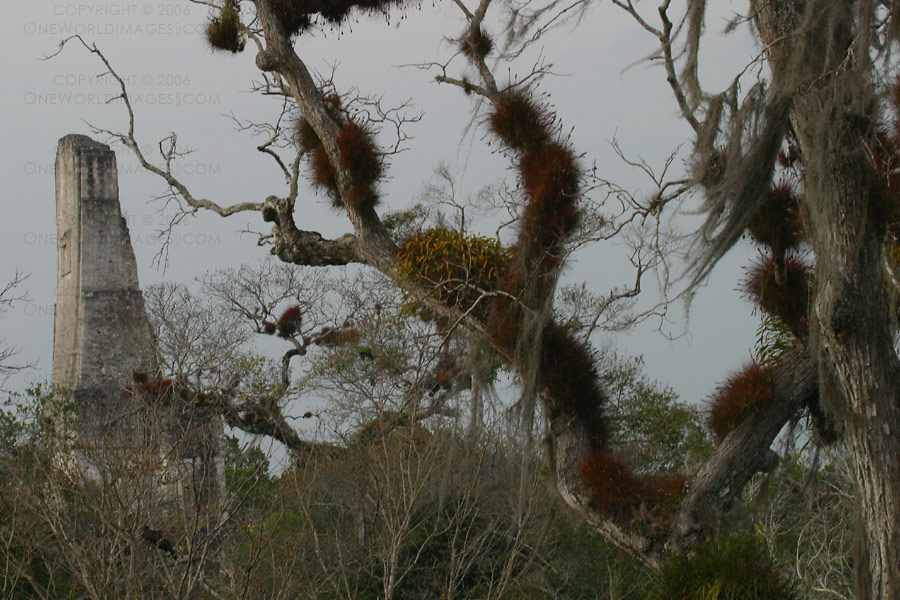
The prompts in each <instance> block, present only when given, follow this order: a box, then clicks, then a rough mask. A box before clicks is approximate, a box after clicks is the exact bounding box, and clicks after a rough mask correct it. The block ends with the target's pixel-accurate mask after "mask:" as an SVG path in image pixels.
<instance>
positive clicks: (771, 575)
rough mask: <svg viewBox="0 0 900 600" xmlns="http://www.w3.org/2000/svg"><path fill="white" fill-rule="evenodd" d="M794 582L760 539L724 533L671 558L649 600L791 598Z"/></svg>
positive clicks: (762, 599)
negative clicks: (780, 567)
mask: <svg viewBox="0 0 900 600" xmlns="http://www.w3.org/2000/svg"><path fill="white" fill-rule="evenodd" d="M799 597H800V596H799V594H798V592H797V589H796V587H795V586H794V584H793V583H791V582H790V581H788V580H787V579H786V577H785V576H784V574H783V573H782V572H780V571H779V570H778V568H777V566H776V565H775V563H774V561H773V560H772V559H771V558H770V557H769V555H768V553H767V552H766V549H765V547H764V546H763V544H762V543H761V542H760V540H759V539H757V538H754V537H748V536H739V535H724V536H722V537H720V538H719V539H718V540H716V541H715V542H712V543H707V544H701V545H699V546H697V547H696V548H694V550H693V551H692V552H690V553H687V554H679V555H676V556H674V557H672V558H670V559H669V560H668V561H667V562H666V563H665V564H664V565H663V566H662V569H661V570H660V573H659V575H658V576H657V577H656V578H655V580H654V581H653V583H652V584H651V586H650V589H649V590H648V592H647V595H646V600H792V599H795V598H797V599H799Z"/></svg>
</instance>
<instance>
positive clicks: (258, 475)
mask: <svg viewBox="0 0 900 600" xmlns="http://www.w3.org/2000/svg"><path fill="white" fill-rule="evenodd" d="M271 484H272V481H271V479H270V477H269V458H268V457H267V456H266V453H265V452H263V451H262V450H260V449H259V448H258V447H256V446H247V447H241V444H240V441H239V440H238V439H237V438H236V437H234V436H231V435H229V436H226V437H225V489H226V490H227V491H228V493H229V494H233V495H235V496H237V497H256V498H260V497H262V496H264V495H265V494H266V493H267V492H268V491H269V490H270V488H271Z"/></svg>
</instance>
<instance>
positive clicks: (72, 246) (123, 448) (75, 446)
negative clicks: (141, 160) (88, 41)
mask: <svg viewBox="0 0 900 600" xmlns="http://www.w3.org/2000/svg"><path fill="white" fill-rule="evenodd" d="M56 222H57V233H58V242H57V243H58V248H57V257H58V287H57V301H56V311H55V322H54V339H53V385H54V389H56V390H59V393H58V394H57V398H65V400H64V401H62V402H55V403H54V406H53V407H51V408H50V409H49V410H48V412H49V413H50V414H49V416H50V417H51V418H52V419H54V420H55V421H56V422H58V429H59V430H60V431H62V432H64V434H65V439H66V440H67V444H68V447H69V451H67V456H68V459H67V462H68V464H69V466H70V467H76V466H77V469H78V471H77V472H78V473H80V474H83V475H86V476H87V477H89V478H93V479H99V480H103V481H106V482H114V483H115V484H116V485H121V486H124V485H125V484H126V483H127V482H130V483H128V485H130V486H132V487H133V488H135V489H137V488H141V489H140V490H139V492H140V493H137V492H135V494H134V498H135V500H134V504H135V505H136V506H135V508H134V510H136V511H140V510H141V509H140V507H139V506H137V505H144V506H145V509H143V510H145V511H146V513H147V519H148V520H151V521H155V522H154V523H151V524H152V525H156V523H158V522H159V521H160V520H162V521H168V526H169V527H170V528H171V527H176V528H177V527H178V524H177V523H175V524H174V525H173V521H178V520H180V521H181V522H182V524H183V523H184V522H188V521H190V522H195V523H196V522H200V521H208V519H199V520H198V519H196V518H195V516H196V515H195V514H190V513H192V512H193V513H196V508H197V507H203V510H206V509H209V511H210V515H209V516H210V517H211V518H212V519H213V521H215V514H214V513H215V506H216V505H217V504H220V503H221V501H222V499H223V495H224V450H223V434H222V424H221V420H220V419H219V418H218V417H217V416H215V415H213V414H212V413H210V412H209V411H208V410H206V409H204V408H202V407H197V406H191V405H189V404H188V403H184V402H178V401H177V398H175V397H173V396H171V395H170V396H169V397H168V398H167V399H166V400H165V401H163V400H160V401H158V402H152V401H148V399H147V398H146V397H143V398H142V397H141V395H140V394H136V393H133V392H129V390H130V389H133V386H134V385H135V382H134V381H133V373H135V372H138V373H143V374H146V377H147V378H149V379H150V380H154V379H157V378H158V377H160V374H159V368H158V362H157V355H156V344H155V340H154V337H153V333H152V330H151V327H150V321H149V319H148V318H147V313H146V311H145V307H144V298H143V295H142V294H141V289H140V285H139V283H138V277H137V262H136V260H135V255H134V250H133V249H132V247H131V239H130V236H129V233H128V226H127V224H126V222H125V219H124V218H123V216H122V212H121V208H120V206H119V186H118V177H117V169H116V155H115V153H114V152H113V151H112V150H110V148H109V147H108V146H106V145H104V144H100V143H98V142H95V141H93V140H91V139H90V138H88V137H85V136H82V135H68V136H66V137H64V138H62V139H61V140H60V141H59V147H58V150H57V156H56ZM62 413H64V414H62ZM126 480H127V482H126ZM151 506H152V507H153V512H152V513H151V512H150V511H149V509H147V508H146V507H151ZM160 525H163V526H165V525H166V523H161V524H160ZM156 526H159V525H156ZM203 529H204V530H205V529H207V527H203ZM184 534H185V535H187V536H189V537H194V536H195V535H205V533H204V532H203V531H200V532H187V531H184Z"/></svg>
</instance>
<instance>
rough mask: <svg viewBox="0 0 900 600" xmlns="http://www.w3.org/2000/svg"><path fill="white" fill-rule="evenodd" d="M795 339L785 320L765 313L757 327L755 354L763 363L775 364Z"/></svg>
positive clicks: (758, 360)
mask: <svg viewBox="0 0 900 600" xmlns="http://www.w3.org/2000/svg"><path fill="white" fill-rule="evenodd" d="M794 339H795V338H794V334H793V333H792V332H791V329H790V327H788V326H787V325H785V323H784V321H782V320H781V319H779V318H777V317H773V316H771V315H765V316H763V319H762V321H760V323H759V327H757V328H756V343H755V344H754V346H753V355H754V356H755V357H756V360H757V362H759V363H760V364H761V365H774V364H775V363H777V362H778V361H779V360H781V357H783V356H784V355H785V353H787V351H788V350H790V348H791V346H792V345H793V343H794Z"/></svg>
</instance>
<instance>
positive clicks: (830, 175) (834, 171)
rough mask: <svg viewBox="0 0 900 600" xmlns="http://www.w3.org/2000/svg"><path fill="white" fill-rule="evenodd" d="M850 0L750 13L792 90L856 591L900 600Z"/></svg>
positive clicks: (890, 408)
mask: <svg viewBox="0 0 900 600" xmlns="http://www.w3.org/2000/svg"><path fill="white" fill-rule="evenodd" d="M854 4H855V3H851V2H833V1H828V2H825V1H822V0H820V1H818V2H801V1H800V0H767V1H759V2H755V3H754V9H755V10H756V11H757V12H756V14H755V17H756V22H757V26H758V29H759V33H760V38H761V40H762V42H763V44H764V46H766V47H767V53H768V59H769V64H770V66H771V68H772V73H773V77H774V81H775V85H780V86H782V88H783V89H790V90H791V93H792V94H793V96H794V102H793V108H792V115H791V116H792V121H793V124H794V129H795V131H796V134H797V137H798V140H799V142H800V146H801V151H802V155H803V157H804V166H805V168H806V174H805V182H804V183H805V196H806V214H805V219H806V228H807V231H808V233H809V239H810V242H811V244H812V246H813V250H814V251H815V254H816V276H815V280H816V289H815V292H814V296H813V306H812V307H811V310H810V323H811V337H812V338H813V343H814V350H815V351H816V352H817V356H816V358H817V360H818V362H819V374H820V389H821V390H822V403H823V407H824V408H825V410H826V411H827V413H828V414H829V415H830V416H831V417H832V418H833V419H834V420H835V422H836V424H837V426H838V428H839V429H840V430H841V431H842V433H843V438H844V440H845V442H846V444H847V447H848V449H849V451H850V453H851V456H852V458H853V461H854V465H855V477H856V491H857V500H858V503H859V518H860V527H861V531H862V534H863V536H864V537H863V541H862V545H863V546H864V547H865V548H864V549H863V551H861V552H860V553H859V555H858V556H857V563H856V564H857V581H858V597H859V598H861V599H886V598H900V402H898V399H900V360H898V358H897V354H896V352H895V350H894V347H893V342H892V331H893V329H892V324H891V317H890V314H889V313H888V310H887V303H886V301H885V291H884V267H883V263H882V249H883V246H884V244H885V241H886V224H887V223H886V221H887V219H886V218H885V217H886V210H887V206H886V203H887V201H888V197H887V194H886V193H885V191H886V190H885V189H884V188H883V186H882V184H881V183H880V182H879V179H880V177H881V176H880V175H879V174H878V173H877V172H876V171H875V170H874V169H873V165H872V161H871V160H870V156H871V148H873V147H874V145H873V144H874V143H875V141H876V136H875V134H876V131H875V127H876V123H875V121H876V119H877V117H876V116H875V115H873V110H874V108H873V107H875V106H877V104H876V99H875V96H874V93H873V91H872V86H873V81H874V79H875V73H874V71H873V68H872V64H871V61H870V58H869V56H868V55H867V54H866V51H865V50H863V51H859V52H856V53H855V54H854V51H853V49H854V46H855V45H856V44H858V43H859V36H858V35H857V34H858V33H859V32H855V31H853V30H852V24H853V23H854V22H857V23H858V22H859V20H858V16H859V15H856V14H854V8H856V7H855V6H854ZM804 11H805V12H804ZM813 16H814V18H812V17H813ZM862 48H868V46H867V45H865V44H864V45H862ZM860 55H862V56H860Z"/></svg>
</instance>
